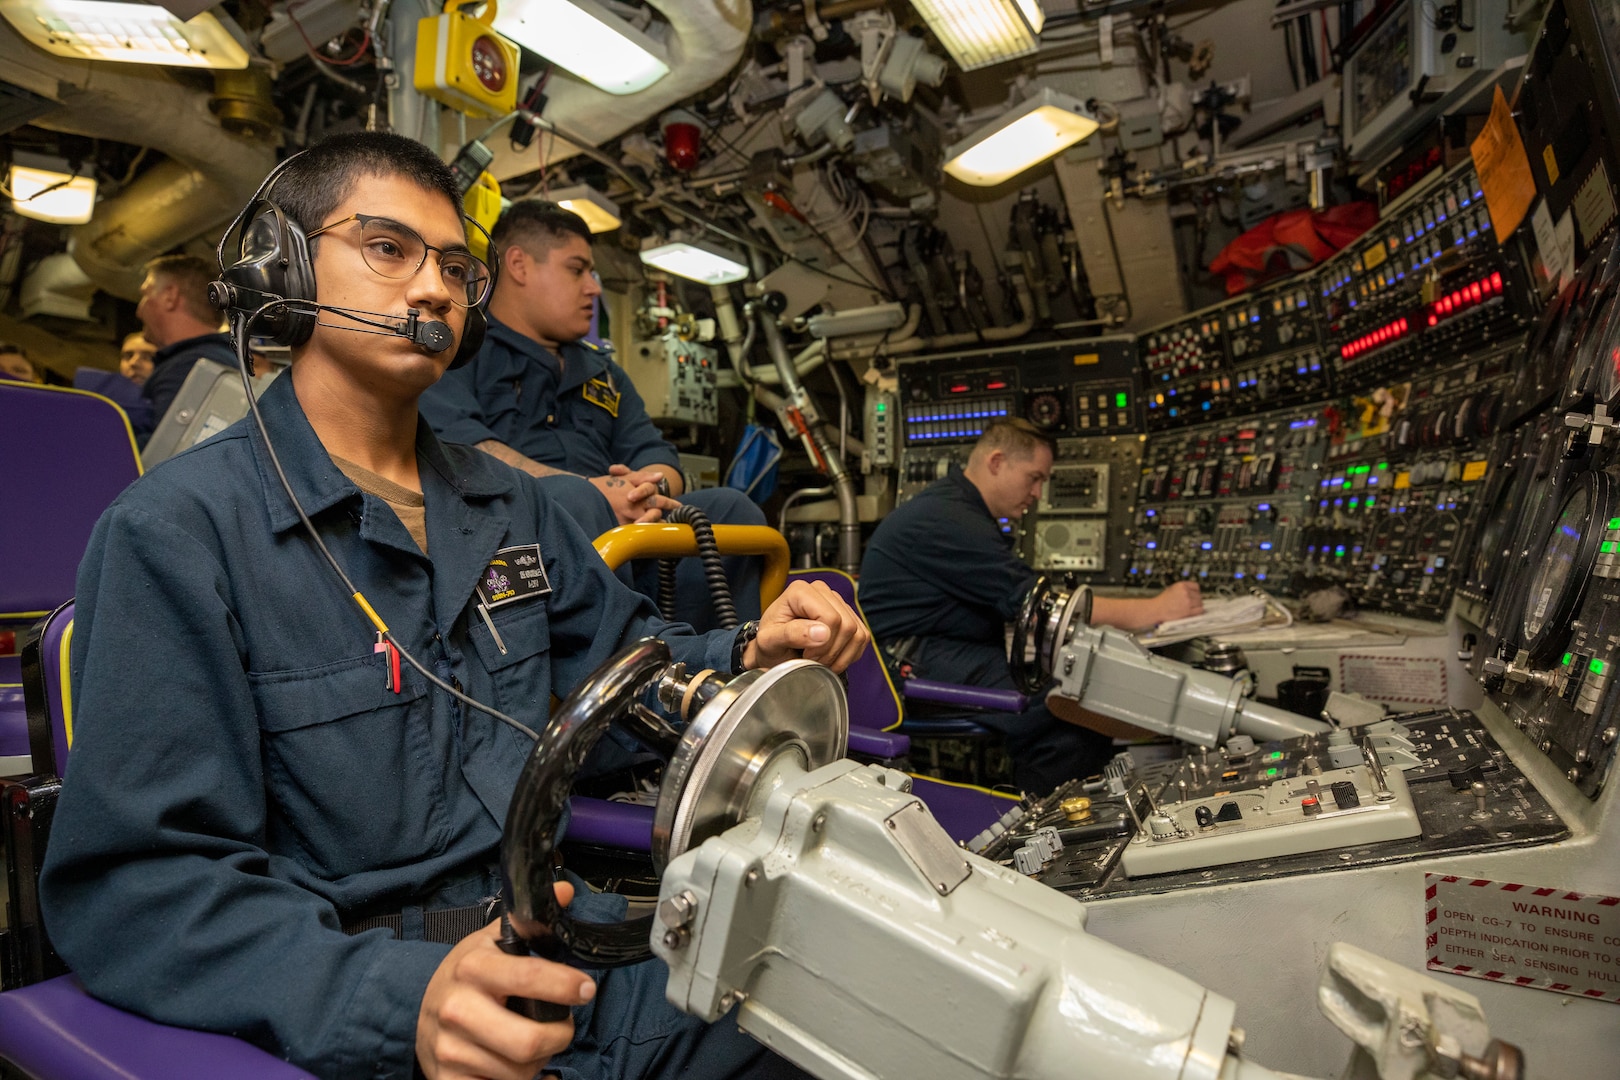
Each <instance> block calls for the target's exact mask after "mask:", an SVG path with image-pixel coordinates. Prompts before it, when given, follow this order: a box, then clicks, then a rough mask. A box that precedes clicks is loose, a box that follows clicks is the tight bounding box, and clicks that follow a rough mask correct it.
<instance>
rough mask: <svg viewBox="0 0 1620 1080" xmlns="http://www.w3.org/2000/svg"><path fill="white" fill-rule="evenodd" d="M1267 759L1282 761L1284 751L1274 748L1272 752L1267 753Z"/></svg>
mask: <svg viewBox="0 0 1620 1080" xmlns="http://www.w3.org/2000/svg"><path fill="white" fill-rule="evenodd" d="M1266 760H1267V761H1281V760H1282V751H1281V750H1273V751H1272V752H1271V753H1269V754H1267V755H1266Z"/></svg>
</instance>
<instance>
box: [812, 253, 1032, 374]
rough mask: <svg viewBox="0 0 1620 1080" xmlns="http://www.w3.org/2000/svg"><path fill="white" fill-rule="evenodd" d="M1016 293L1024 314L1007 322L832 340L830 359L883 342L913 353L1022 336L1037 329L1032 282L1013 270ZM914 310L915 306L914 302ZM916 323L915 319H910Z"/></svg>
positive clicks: (892, 351) (863, 353)
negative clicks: (931, 332) (957, 331)
mask: <svg viewBox="0 0 1620 1080" xmlns="http://www.w3.org/2000/svg"><path fill="white" fill-rule="evenodd" d="M1012 282H1013V294H1014V296H1015V297H1016V298H1017V301H1018V308H1019V310H1020V311H1022V312H1023V318H1021V319H1019V320H1018V321H1017V322H1015V323H1009V324H1008V325H1006V326H988V327H986V328H984V329H983V330H967V331H964V332H962V333H960V334H937V335H935V336H933V337H902V338H896V339H893V340H891V341H888V342H882V341H878V342H874V343H871V344H868V343H866V342H864V341H863V342H843V341H841V342H838V343H836V344H834V343H831V342H829V343H828V349H829V351H830V356H829V359H832V360H859V359H861V358H863V357H870V356H871V355H872V353H873V352H874V351H875V350H876V349H877V348H878V347H879V346H881V347H882V349H883V354H884V355H885V356H903V355H908V354H910V353H916V352H925V351H933V350H935V349H954V348H957V347H958V346H962V345H979V344H984V343H988V342H999V341H1011V340H1012V339H1014V338H1020V337H1023V336H1024V335H1025V334H1027V333H1029V332H1030V331H1031V330H1033V329H1035V298H1034V296H1033V295H1032V294H1031V292H1030V288H1029V282H1028V281H1027V280H1025V278H1024V275H1023V274H1022V273H1019V272H1017V271H1016V270H1015V271H1014V272H1013V274H1012ZM913 310H914V311H915V310H916V309H915V306H913ZM908 321H909V322H911V323H912V324H913V325H914V324H915V319H912V320H908Z"/></svg>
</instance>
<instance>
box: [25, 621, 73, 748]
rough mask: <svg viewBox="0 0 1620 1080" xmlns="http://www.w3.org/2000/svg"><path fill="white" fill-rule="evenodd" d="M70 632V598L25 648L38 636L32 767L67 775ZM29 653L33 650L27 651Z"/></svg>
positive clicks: (70, 735) (31, 729) (30, 727)
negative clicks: (39, 698)
mask: <svg viewBox="0 0 1620 1080" xmlns="http://www.w3.org/2000/svg"><path fill="white" fill-rule="evenodd" d="M72 633H73V601H71V600H69V601H68V602H67V603H65V604H63V605H62V606H61V607H59V608H57V609H56V610H55V611H53V612H51V613H50V614H49V615H47V616H46V617H45V618H44V619H41V620H40V622H39V624H38V625H36V626H35V628H34V630H33V631H32V632H30V634H29V643H28V645H27V646H25V648H26V649H29V650H32V649H33V647H34V640H33V639H34V635H35V634H38V636H39V643H38V648H39V657H38V663H39V667H40V681H39V683H36V684H31V685H34V686H35V688H36V690H37V691H38V692H39V693H40V694H41V700H39V701H33V702H30V703H29V705H30V706H31V712H32V714H33V715H32V716H30V717H29V722H28V740H29V744H30V747H31V749H32V753H33V755H34V771H35V772H36V773H41V774H45V773H50V774H52V775H55V776H66V775H67V763H68V751H69V750H70V749H72V743H73V725H72V717H70V716H69V715H68V713H67V707H66V706H67V701H68V694H67V689H68V684H67V666H66V663H65V661H66V660H67V654H68V646H69V643H70V642H71V640H72V637H71V635H72ZM30 655H32V653H30Z"/></svg>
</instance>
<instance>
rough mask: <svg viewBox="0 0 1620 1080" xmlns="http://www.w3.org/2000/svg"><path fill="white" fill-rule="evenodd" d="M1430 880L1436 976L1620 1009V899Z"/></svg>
mask: <svg viewBox="0 0 1620 1080" xmlns="http://www.w3.org/2000/svg"><path fill="white" fill-rule="evenodd" d="M1423 877H1424V903H1425V904H1426V905H1427V908H1428V911H1427V920H1428V923H1427V924H1428V940H1427V946H1428V948H1427V950H1426V951H1427V953H1428V958H1429V969H1430V970H1431V971H1445V972H1450V973H1451V974H1453V975H1466V976H1468V977H1469V978H1471V979H1488V980H1490V981H1491V982H1502V983H1507V984H1509V985H1510V986H1523V987H1528V988H1529V989H1532V990H1551V991H1553V992H1554V993H1559V994H1571V995H1574V996H1576V997H1583V998H1591V999H1592V1000H1594V1001H1612V1002H1616V1003H1620V896H1601V895H1599V894H1597V893H1577V892H1569V891H1567V890H1564V889H1552V888H1538V887H1536V886H1533V885H1516V884H1512V883H1509V882H1501V881H1488V880H1485V879H1483V878H1465V877H1453V876H1451V875H1446V874H1425V875H1423Z"/></svg>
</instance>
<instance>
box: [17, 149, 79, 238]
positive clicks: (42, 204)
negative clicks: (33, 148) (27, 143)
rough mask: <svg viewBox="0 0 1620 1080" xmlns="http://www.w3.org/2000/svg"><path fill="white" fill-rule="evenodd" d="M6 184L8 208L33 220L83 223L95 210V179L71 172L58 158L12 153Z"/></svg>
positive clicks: (61, 223) (64, 223) (66, 223)
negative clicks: (8, 190)
mask: <svg viewBox="0 0 1620 1080" xmlns="http://www.w3.org/2000/svg"><path fill="white" fill-rule="evenodd" d="M6 187H7V188H9V189H10V191H11V208H12V209H13V210H15V211H16V212H17V213H19V214H21V215H22V216H23V217H29V218H33V219H35V220H36V221H49V222H52V223H54V224H57V225H83V224H84V223H85V222H87V221H89V220H90V215H91V214H93V213H94V212H95V209H96V178H95V177H93V176H76V175H74V174H73V173H72V172H70V171H68V163H67V162H65V161H62V160H61V159H59V158H49V157H44V156H41V155H39V154H26V153H22V152H20V151H19V152H17V153H15V154H13V155H12V161H11V174H10V176H9V177H8V178H7V181H6Z"/></svg>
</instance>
